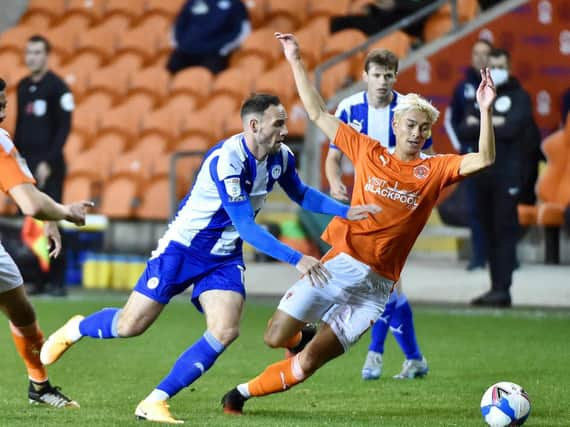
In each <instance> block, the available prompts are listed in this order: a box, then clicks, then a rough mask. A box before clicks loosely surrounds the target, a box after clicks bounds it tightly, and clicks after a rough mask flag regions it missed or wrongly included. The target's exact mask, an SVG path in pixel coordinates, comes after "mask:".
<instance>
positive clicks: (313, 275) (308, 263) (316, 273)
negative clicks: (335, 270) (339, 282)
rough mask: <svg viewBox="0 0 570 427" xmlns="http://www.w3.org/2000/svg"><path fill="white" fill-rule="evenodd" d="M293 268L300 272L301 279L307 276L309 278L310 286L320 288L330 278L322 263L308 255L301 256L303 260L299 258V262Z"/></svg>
mask: <svg viewBox="0 0 570 427" xmlns="http://www.w3.org/2000/svg"><path fill="white" fill-rule="evenodd" d="M295 268H296V269H297V270H299V271H300V272H301V274H302V276H303V277H304V276H307V277H308V278H309V281H310V282H311V286H318V287H320V288H322V287H323V286H325V285H326V284H327V282H328V281H329V278H330V277H331V274H330V273H329V271H328V270H327V269H326V268H325V266H324V265H323V263H322V262H320V261H319V260H318V259H316V258H314V257H312V256H309V255H303V258H301V261H299V262H298V263H297V265H296V266H295Z"/></svg>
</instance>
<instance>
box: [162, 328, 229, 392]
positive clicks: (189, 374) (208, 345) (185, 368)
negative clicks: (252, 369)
mask: <svg viewBox="0 0 570 427" xmlns="http://www.w3.org/2000/svg"><path fill="white" fill-rule="evenodd" d="M224 350H225V347H224V345H223V344H222V343H221V342H219V341H218V340H217V339H216V338H215V337H214V336H213V335H212V334H211V333H210V332H208V331H206V333H205V334H204V335H202V338H200V339H199V340H198V341H196V342H195V343H194V344H193V345H192V346H191V347H190V348H188V349H187V350H186V351H185V352H184V353H182V355H180V357H179V358H178V360H177V361H176V363H175V364H174V366H173V367H172V370H171V371H170V372H169V373H168V375H167V376H166V377H164V379H163V380H162V381H161V383H160V384H159V385H158V386H157V387H156V388H157V389H159V390H162V391H164V392H165V393H167V394H168V396H170V397H172V396H174V395H175V394H176V393H178V392H179V391H180V390H182V389H183V388H184V387H188V386H189V385H190V384H192V383H193V382H194V381H196V380H197V379H198V378H200V377H201V376H202V374H204V372H206V371H207V370H208V369H210V367H211V366H212V365H213V364H214V362H215V361H216V359H217V358H218V356H219V355H220V354H221V353H222V352H223V351H224Z"/></svg>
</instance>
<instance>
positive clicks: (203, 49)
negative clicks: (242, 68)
mask: <svg viewBox="0 0 570 427" xmlns="http://www.w3.org/2000/svg"><path fill="white" fill-rule="evenodd" d="M173 30H174V34H173V35H174V41H175V48H174V51H173V52H172V54H171V55H170V58H169V60H168V64H167V65H166V68H167V69H168V71H170V72H171V73H172V74H175V73H177V72H178V71H180V70H182V69H184V68H187V67H192V66H202V67H206V68H208V69H210V71H211V72H212V73H214V74H215V73H219V72H220V71H222V70H224V69H225V68H226V67H227V65H228V56H229V54H230V52H231V51H232V50H234V49H235V48H236V47H238V46H239V45H240V44H241V43H242V42H243V40H244V39H245V38H246V37H247V35H248V34H249V33H250V32H251V26H250V23H249V20H248V16H247V10H246V8H245V6H244V4H243V3H242V2H241V1H239V0H188V1H186V3H184V6H183V7H182V9H181V10H180V12H179V13H178V16H177V17H176V22H175V23H174V29H173Z"/></svg>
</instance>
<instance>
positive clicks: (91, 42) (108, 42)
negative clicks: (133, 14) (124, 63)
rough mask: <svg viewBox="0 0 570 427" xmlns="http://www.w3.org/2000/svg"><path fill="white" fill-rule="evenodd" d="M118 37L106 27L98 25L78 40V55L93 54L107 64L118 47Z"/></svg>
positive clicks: (82, 34)
mask: <svg viewBox="0 0 570 427" xmlns="http://www.w3.org/2000/svg"><path fill="white" fill-rule="evenodd" d="M117 41H118V35H117V33H116V32H114V31H112V30H111V29H109V28H106V27H105V26H104V25H98V26H96V27H93V28H91V29H89V30H87V31H85V32H83V33H81V34H79V36H78V38H77V50H76V53H77V54H80V53H83V52H93V53H95V54H96V55H98V56H99V57H100V58H101V62H103V63H106V62H109V61H110V60H111V58H112V57H113V54H114V53H115V49H116V47H117Z"/></svg>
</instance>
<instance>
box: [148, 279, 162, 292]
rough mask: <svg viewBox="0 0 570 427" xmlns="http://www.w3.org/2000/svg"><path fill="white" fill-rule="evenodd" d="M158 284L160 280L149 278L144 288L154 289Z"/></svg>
mask: <svg viewBox="0 0 570 427" xmlns="http://www.w3.org/2000/svg"><path fill="white" fill-rule="evenodd" d="M159 283H160V279H159V278H158V277H151V278H150V279H148V280H147V282H146V287H147V288H149V289H156V288H157V287H158V284H159Z"/></svg>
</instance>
